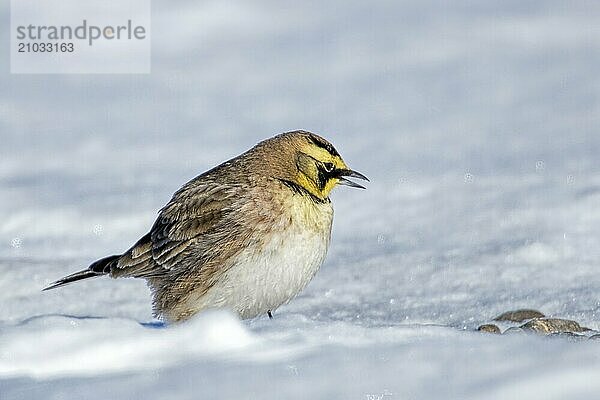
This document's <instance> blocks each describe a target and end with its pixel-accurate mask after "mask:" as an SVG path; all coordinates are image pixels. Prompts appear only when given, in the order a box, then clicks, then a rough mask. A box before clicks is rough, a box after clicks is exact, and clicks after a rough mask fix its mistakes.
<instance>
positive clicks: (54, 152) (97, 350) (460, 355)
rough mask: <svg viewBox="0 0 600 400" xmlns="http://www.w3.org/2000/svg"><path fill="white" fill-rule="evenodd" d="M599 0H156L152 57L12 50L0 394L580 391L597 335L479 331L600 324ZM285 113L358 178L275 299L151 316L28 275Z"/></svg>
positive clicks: (75, 253)
mask: <svg viewBox="0 0 600 400" xmlns="http://www.w3.org/2000/svg"><path fill="white" fill-rule="evenodd" d="M599 18H600V4H599V3H596V2H591V1H530V2H521V1H504V2H501V3H500V2H480V1H452V2H440V1H405V2H398V1H377V2H355V1H341V0H340V1H328V2H317V1H306V2H296V3H282V2H277V1H264V2H252V3H250V2H244V1H201V2H192V1H173V2H168V3H167V2H163V3H158V2H154V3H153V20H152V41H153V43H152V47H153V54H152V73H151V74H150V75H57V76H51V75H39V76H36V75H11V74H9V60H8V56H7V55H6V54H5V56H6V57H3V58H2V62H1V63H0V143H1V144H0V191H1V193H2V196H1V197H0V221H2V222H1V224H0V304H1V310H2V312H1V313H0V398H2V399H3V400H4V399H29V398H31V399H34V398H46V399H65V398H86V399H94V398H102V399H105V398H115V399H117V398H165V397H168V398H172V399H191V398H241V399H243V398H253V399H275V398H288V399H294V398H298V399H305V398H335V399H386V400H387V399H396V398H397V399H425V398H430V399H439V398H450V399H479V398H486V399H507V398H523V397H525V396H527V397H528V398H531V399H536V398H538V399H542V398H544V399H554V398H555V399H560V398H567V397H568V398H571V399H578V398H582V399H583V398H590V397H594V396H595V395H596V394H597V392H598V390H599V389H600V379H599V378H600V373H599V372H598V371H600V369H599V367H600V347H599V346H598V343H595V342H591V341H590V342H573V341H569V340H566V339H557V338H555V339H549V338H541V337H530V336H527V335H522V336H519V335H511V336H506V337H504V336H503V337H498V336H490V335H483V334H479V333H476V332H472V330H473V329H475V328H476V327H477V326H478V325H479V324H480V323H483V322H486V321H489V319H490V318H491V317H493V316H495V315H496V314H498V313H500V312H503V311H506V310H509V309H515V308H519V307H533V308H537V309H540V310H541V311H543V312H545V313H546V314H549V315H555V316H560V317H566V318H572V319H576V320H578V321H579V322H581V323H582V324H584V325H587V326H589V327H590V328H594V329H600V277H599V276H598V272H597V271H598V263H599V262H600V210H599V209H598V203H599V201H600V174H599V172H600V168H599V161H598V160H599V157H598V154H600V132H598V126H599V122H600V97H599V94H600V75H599V74H598V71H599V70H600V41H599V39H600V24H598V21H599ZM0 20H1V21H2V25H3V26H4V27H8V26H9V22H10V14H9V9H8V2H7V1H6V2H3V3H2V6H1V8H0ZM8 38H9V35H8V29H2V30H1V32H0V43H1V44H2V47H3V48H5V49H7V48H8V40H9V39H8ZM298 128H302V129H307V130H312V131H314V132H317V133H320V134H322V135H323V136H325V137H326V138H328V139H330V140H331V141H332V142H333V143H334V144H335V145H336V147H337V148H338V150H339V151H340V152H341V153H342V155H343V156H344V158H345V159H346V161H347V162H348V164H349V165H351V166H352V167H353V168H355V169H357V170H359V171H361V172H363V173H365V174H366V175H367V176H369V177H370V178H371V181H372V182H371V183H370V184H369V185H368V186H369V187H368V190H366V191H356V190H350V189H346V188H341V189H338V190H337V191H336V193H335V194H334V196H333V201H334V205H335V207H336V218H335V223H334V231H333V241H332V246H331V249H330V253H329V256H328V258H327V261H326V262H325V265H324V266H323V268H322V269H321V271H320V272H319V274H318V275H317V276H316V278H315V279H314V280H313V282H312V283H311V284H310V285H309V287H308V288H307V289H306V290H305V291H304V292H303V293H302V294H301V296H299V297H298V298H297V299H296V300H295V301H293V302H292V303H291V304H289V305H287V306H285V307H282V308H281V309H279V310H277V312H276V313H275V319H274V320H273V321H269V320H267V319H266V318H262V319H256V320H253V321H244V322H240V321H238V320H237V319H236V318H234V317H233V316H231V315H229V314H228V313H225V312H217V313H208V314H206V315H201V316H199V317H198V318H197V319H195V320H193V321H191V322H190V323H189V324H185V325H182V326H177V327H172V328H161V327H160V326H157V324H156V323H154V322H153V320H152V316H151V313H150V302H149V293H148V290H147V289H146V287H145V285H144V283H143V282H141V281H135V280H124V281H110V280H108V279H97V280H93V281H89V282H84V283H81V284H79V285H73V286H70V287H67V288H63V289H61V290H57V291H53V292H44V293H41V292H40V289H41V288H42V287H43V286H44V285H46V284H47V283H49V282H50V281H52V280H55V279H56V278H59V277H61V276H63V275H64V274H67V273H70V272H73V271H75V270H77V269H80V268H82V267H84V266H87V265H88V264H89V263H90V262H91V261H93V260H95V259H97V258H99V257H102V256H104V255H107V254H113V253H116V252H120V251H122V250H124V249H126V248H127V247H129V245H130V244H132V243H133V242H134V241H135V240H137V238H139V237H140V236H141V235H143V234H144V233H145V232H146V230H147V229H148V228H149V227H150V225H151V224H152V222H153V219H154V217H155V215H156V211H157V210H158V209H159V208H160V207H161V206H162V205H164V203H165V202H166V201H168V199H169V198H170V196H171V194H172V192H174V191H175V190H176V189H177V188H178V187H179V186H181V184H183V183H184V182H185V181H187V180H188V179H190V178H192V177H194V176H195V175H197V174H199V173H201V172H203V171H205V170H206V169H208V168H210V167H211V166H214V165H215V164H217V163H219V162H221V161H223V160H225V159H227V158H230V157H232V156H235V155H237V154H239V153H240V152H242V151H244V150H246V149H248V148H249V147H251V146H252V145H254V144H255V143H256V142H257V141H259V140H261V139H263V138H266V137H268V136H271V135H273V134H276V133H279V132H282V131H287V130H292V129H298Z"/></svg>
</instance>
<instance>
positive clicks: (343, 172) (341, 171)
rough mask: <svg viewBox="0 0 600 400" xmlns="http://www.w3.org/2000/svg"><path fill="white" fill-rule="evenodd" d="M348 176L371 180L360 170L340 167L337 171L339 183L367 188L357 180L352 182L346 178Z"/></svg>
mask: <svg viewBox="0 0 600 400" xmlns="http://www.w3.org/2000/svg"><path fill="white" fill-rule="evenodd" d="M346 176H347V177H350V178H358V179H362V180H365V181H367V182H369V178H367V177H366V176H364V175H363V174H361V173H360V172H356V171H352V170H351V169H339V170H338V171H337V178H338V184H339V185H345V186H350V187H355V188H359V189H365V187H364V186H362V185H359V184H358V183H356V182H352V181H351V180H349V179H346V178H345V177H346Z"/></svg>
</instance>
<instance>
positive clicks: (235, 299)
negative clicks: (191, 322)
mask: <svg viewBox="0 0 600 400" xmlns="http://www.w3.org/2000/svg"><path fill="white" fill-rule="evenodd" d="M346 177H355V178H359V179H364V180H368V179H367V178H366V177H365V176H364V175H362V174H360V173H358V172H356V171H353V170H351V169H349V168H348V167H347V166H346V164H345V163H344V161H343V160H342V158H341V157H340V155H339V154H338V152H337V151H336V150H335V148H334V147H333V146H332V145H331V144H330V143H329V142H327V141H326V140H325V139H323V138H322V137H320V136H317V135H315V134H313V133H310V132H306V131H294V132H287V133H283V134H280V135H277V136H275V137H273V138H270V139H267V140H265V141H263V142H261V143H259V144H257V145H256V146H255V147H253V148H252V149H250V150H248V151H247V152H245V153H243V154H241V155H239V156H237V157H235V158H233V159H231V160H229V161H226V162H224V163H223V164H221V165H219V166H217V167H215V168H213V169H211V170H210V171H208V172H205V173H203V174H202V175H199V176H197V177H196V178H194V179H192V180H191V181H189V182H188V183H186V184H185V185H184V186H183V187H182V188H181V189H179V190H178V191H177V192H176V193H175V194H174V195H173V197H172V198H171V201H169V203H168V204H167V205H166V206H164V207H163V208H162V209H161V210H160V212H159V215H158V218H157V220H156V222H155V223H154V225H153V226H152V228H151V229H150V232H149V233H148V234H146V235H145V236H144V237H142V238H141V239H140V240H138V242H137V243H135V244H134V245H133V247H131V248H130V249H129V250H127V251H126V252H125V253H123V254H119V255H113V256H109V257H105V258H102V259H100V260H98V261H96V262H94V263H92V264H91V265H90V266H89V268H87V269H85V270H83V271H79V272H76V273H74V274H72V275H69V276H66V277H64V278H62V279H59V280H58V281H56V282H54V283H52V284H51V285H50V286H48V287H47V288H45V289H44V290H47V289H53V288H56V287H59V286H62V285H65V284H67V283H71V282H75V281H78V280H81V279H86V278H91V277H96V276H101V275H109V276H110V277H112V278H120V277H134V278H143V279H145V280H146V281H147V282H148V285H149V286H150V288H151V290H152V294H153V310H154V314H155V315H156V316H157V317H160V318H162V319H164V320H166V321H167V322H178V321H183V320H186V319H188V318H189V317H190V316H192V315H194V314H195V313H197V312H199V311H202V310H205V309H208V308H228V309H231V310H233V311H234V312H236V313H237V314H239V316H240V317H242V318H252V317H255V316H257V315H260V314H264V313H267V314H268V315H269V317H272V315H271V311H272V310H275V309H276V308H277V307H279V306H280V305H282V304H285V303H287V302H288V301H290V300H291V299H292V298H293V297H294V296H296V295H297V294H298V293H299V292H300V291H301V290H302V289H303V288H304V287H305V286H306V284H308V282H309V281H310V280H311V279H312V277H313V276H314V275H315V273H316V272H317V270H318V269H319V267H320V266H321V264H322V263H323V260H324V258H325V254H326V253H327V248H328V247H329V239H330V235H331V223H332V220H333V208H332V206H331V201H330V200H329V193H330V192H331V190H332V189H333V188H334V187H335V186H336V185H338V184H339V185H347V186H352V187H357V188H363V189H364V187H362V186H361V185H359V184H357V183H355V182H352V181H350V180H348V179H346Z"/></svg>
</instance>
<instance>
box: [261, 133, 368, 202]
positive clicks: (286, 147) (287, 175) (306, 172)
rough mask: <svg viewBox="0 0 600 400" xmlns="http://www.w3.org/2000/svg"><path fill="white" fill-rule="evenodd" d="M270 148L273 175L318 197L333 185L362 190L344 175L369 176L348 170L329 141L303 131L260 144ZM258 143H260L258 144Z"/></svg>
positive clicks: (325, 195) (327, 195) (279, 136)
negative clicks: (273, 164)
mask: <svg viewBox="0 0 600 400" xmlns="http://www.w3.org/2000/svg"><path fill="white" fill-rule="evenodd" d="M261 145H262V146H265V147H268V148H270V152H271V154H272V156H273V159H274V160H276V162H275V164H277V167H276V168H274V173H275V174H276V176H275V177H276V178H277V179H280V180H282V181H284V182H286V183H288V184H292V185H294V186H296V187H298V188H301V189H302V190H305V191H306V192H308V193H310V194H311V195H313V196H315V197H317V198H318V199H320V200H325V199H327V198H328V197H329V194H330V193H331V190H332V189H333V188H334V187H335V186H336V185H346V186H351V187H355V188H361V189H364V187H363V186H361V185H359V184H358V183H355V182H353V181H351V180H349V179H347V178H349V177H350V178H358V179H363V180H366V181H368V180H369V179H368V178H367V177H366V176H364V175H363V174H361V173H360V172H356V171H353V170H352V169H350V168H349V167H348V166H347V165H346V163H345V162H344V160H343V159H342V157H341V156H340V154H339V153H338V152H337V150H336V149H335V148H334V147H333V145H332V144H331V143H329V142H328V141H327V140H325V139H323V138H322V137H320V136H318V135H315V134H314V133H311V132H306V131H293V132H287V133H283V134H281V135H278V136H275V137H273V138H271V139H268V140H266V141H264V142H262V143H261ZM259 146H260V145H259Z"/></svg>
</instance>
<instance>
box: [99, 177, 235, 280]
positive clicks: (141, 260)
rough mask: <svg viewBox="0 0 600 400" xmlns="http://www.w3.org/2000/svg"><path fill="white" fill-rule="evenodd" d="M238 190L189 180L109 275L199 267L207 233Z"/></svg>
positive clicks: (157, 273) (143, 274)
mask: <svg viewBox="0 0 600 400" xmlns="http://www.w3.org/2000/svg"><path fill="white" fill-rule="evenodd" d="M238 193H239V187H238V186H236V185H221V184H219V183H216V182H207V183H203V182H201V181H200V180H198V179H196V180H194V181H191V182H190V183H188V184H187V185H185V186H184V187H183V188H182V189H180V190H179V191H178V192H176V193H175V195H174V196H173V198H172V199H171V201H170V202H169V203H168V204H167V205H166V206H165V207H163V208H162V210H161V211H160V213H159V216H158V218H157V220H156V222H155V223H154V225H153V226H152V228H151V229H150V232H149V233H148V234H146V235H145V236H144V237H142V238H141V239H140V240H139V241H138V242H137V243H136V244H135V245H134V246H133V247H132V248H131V249H129V250H128V251H126V252H125V253H124V254H123V256H121V257H120V259H119V261H118V263H117V264H116V265H115V266H114V267H113V268H112V269H111V275H112V276H114V277H120V276H133V277H140V278H153V277H160V276H165V274H171V273H172V271H175V272H177V273H180V272H183V271H189V270H190V269H193V268H198V267H200V268H201V267H202V264H203V262H204V261H205V259H206V257H207V254H206V252H207V251H209V250H210V249H206V247H207V246H206V243H205V242H206V241H207V236H214V234H212V235H211V233H214V231H218V229H216V228H217V227H218V226H219V225H220V224H223V223H224V219H225V218H226V216H227V215H229V214H230V213H231V212H232V210H234V207H233V204H234V203H235V200H236V198H238V196H237V194H238ZM203 244H204V245H203ZM199 247H200V248H199ZM202 247H204V248H205V250H204V251H203V250H202Z"/></svg>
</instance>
